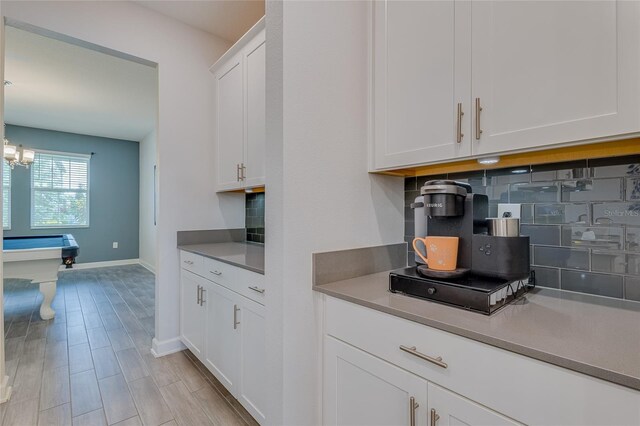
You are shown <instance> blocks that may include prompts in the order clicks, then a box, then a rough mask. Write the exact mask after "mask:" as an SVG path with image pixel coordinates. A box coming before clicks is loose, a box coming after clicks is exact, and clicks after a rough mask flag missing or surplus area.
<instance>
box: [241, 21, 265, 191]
mask: <svg viewBox="0 0 640 426" xmlns="http://www.w3.org/2000/svg"><path fill="white" fill-rule="evenodd" d="M264 35H265V31H264V30H262V32H260V34H258V35H257V36H256V38H254V39H253V40H252V41H251V42H250V43H249V44H248V45H247V47H246V49H245V58H244V61H245V68H246V74H247V82H246V88H247V90H246V96H247V98H246V99H247V137H246V146H245V152H244V166H245V174H244V176H245V179H244V185H245V187H248V188H251V187H255V186H260V185H264V170H265V140H266V128H265V105H266V88H265V75H266V74H265V37H264Z"/></svg>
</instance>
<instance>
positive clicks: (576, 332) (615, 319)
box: [314, 271, 640, 390]
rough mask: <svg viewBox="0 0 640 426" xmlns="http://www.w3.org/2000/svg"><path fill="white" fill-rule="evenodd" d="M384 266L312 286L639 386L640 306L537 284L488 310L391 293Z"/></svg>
mask: <svg viewBox="0 0 640 426" xmlns="http://www.w3.org/2000/svg"><path fill="white" fill-rule="evenodd" d="M388 287H389V271H387V272H380V273H377V274H372V275H365V276H362V277H358V278H352V279H348V280H344V281H337V282H332V283H328V284H323V285H318V286H314V290H316V291H319V292H322V293H325V294H328V295H330V296H333V297H337V298H340V299H344V300H347V301H350V302H353V303H356V304H359V305H363V306H366V307H369V308H372V309H376V310H379V311H382V312H386V313H389V314H392V315H396V316H399V317H403V318H406V319H408V320H411V321H415V322H419V323H422V324H425V325H428V326H431V327H434V328H438V329H441V330H444V331H448V332H450V333H454V334H457V335H460V336H463V337H467V338H470V339H473V340H476V341H479V342H482V343H486V344H489V345H492V346H496V347H499V348H502V349H506V350H508V351H512V352H515V353H518V354H521V355H525V356H528V357H531V358H535V359H538V360H541V361H545V362H548V363H551V364H555V365H558V366H560V367H564V368H568V369H571V370H574V371H577V372H580V373H583V374H588V375H590V376H593V377H597V378H600V379H603V380H607V381H609V382H613V383H617V384H619V385H622V386H627V387H629V388H633V389H636V390H640V304H638V303H633V302H629V301H623V300H615V299H606V298H601V297H594V296H589V295H584V294H578V293H568V292H561V291H558V290H551V289H540V288H538V289H534V290H533V291H532V292H530V293H529V294H527V295H526V296H525V299H523V300H519V301H517V302H515V303H512V304H511V305H508V306H506V307H505V308H503V309H502V310H500V311H499V312H497V313H495V314H493V315H491V316H485V315H482V314H478V313H474V312H469V311H465V310H463V309H458V308H454V307H450V306H446V305H442V304H438V303H434V302H429V301H426V300H420V299H416V298H412V297H408V296H404V295H400V294H394V293H391V292H389V291H388Z"/></svg>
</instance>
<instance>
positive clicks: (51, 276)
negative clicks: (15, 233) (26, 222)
mask: <svg viewBox="0 0 640 426" xmlns="http://www.w3.org/2000/svg"><path fill="white" fill-rule="evenodd" d="M79 250H80V247H78V244H77V243H76V240H75V239H74V238H73V235H71V234H65V235H38V236H28V237H5V238H4V239H3V245H2V251H3V268H4V274H3V275H4V278H24V279H29V280H31V282H32V283H34V284H40V292H41V293H42V296H43V300H42V304H41V305H40V316H41V317H42V319H44V320H48V319H52V318H53V317H54V316H55V311H54V310H53V309H52V308H51V302H52V301H53V298H54V296H55V295H56V283H57V281H58V270H59V268H60V265H61V264H64V265H66V267H67V268H71V267H72V265H73V264H74V263H75V261H76V257H77V256H78V252H79Z"/></svg>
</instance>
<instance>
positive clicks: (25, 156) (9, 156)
mask: <svg viewBox="0 0 640 426" xmlns="http://www.w3.org/2000/svg"><path fill="white" fill-rule="evenodd" d="M35 156H36V152H35V151H33V150H31V149H24V148H22V145H19V146H17V147H16V146H15V145H11V144H10V143H9V140H8V139H7V138H4V159H5V161H6V162H7V164H8V165H9V167H11V169H12V170H13V168H14V167H15V166H22V167H26V168H27V169H28V168H29V166H30V165H31V164H32V163H33V159H34V158H35Z"/></svg>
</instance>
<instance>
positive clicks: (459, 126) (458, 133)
mask: <svg viewBox="0 0 640 426" xmlns="http://www.w3.org/2000/svg"><path fill="white" fill-rule="evenodd" d="M463 115H464V112H462V103H461V102H459V103H458V114H457V117H458V121H457V125H456V142H458V143H460V142H462V138H463V137H464V133H462V116H463Z"/></svg>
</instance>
